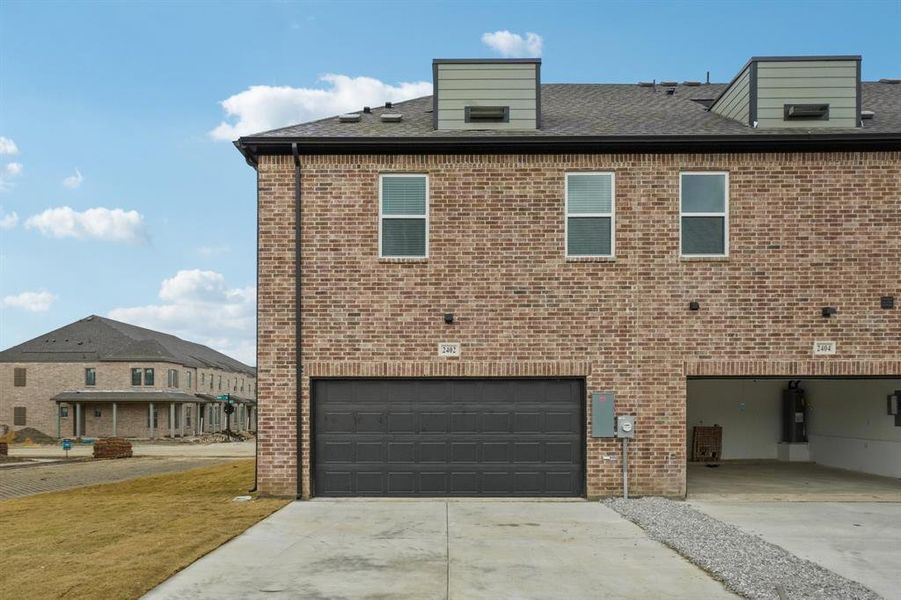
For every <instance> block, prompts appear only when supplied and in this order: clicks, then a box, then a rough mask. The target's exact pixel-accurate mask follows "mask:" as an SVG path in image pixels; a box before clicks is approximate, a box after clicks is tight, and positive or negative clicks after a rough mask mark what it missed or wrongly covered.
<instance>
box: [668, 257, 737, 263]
mask: <svg viewBox="0 0 901 600" xmlns="http://www.w3.org/2000/svg"><path fill="white" fill-rule="evenodd" d="M679 260H680V261H682V262H727V261H728V260H729V257H728V256H680V257H679Z"/></svg>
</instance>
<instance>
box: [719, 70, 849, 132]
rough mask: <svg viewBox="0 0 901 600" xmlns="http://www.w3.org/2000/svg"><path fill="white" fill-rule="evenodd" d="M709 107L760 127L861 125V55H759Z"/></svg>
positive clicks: (793, 127)
mask: <svg viewBox="0 0 901 600" xmlns="http://www.w3.org/2000/svg"><path fill="white" fill-rule="evenodd" d="M710 110H711V111H712V112H714V113H716V114H718V115H722V116H724V117H727V118H729V119H733V120H735V121H739V122H741V123H744V124H746V125H748V126H749V127H754V128H757V129H786V128H792V129H797V128H802V129H821V128H853V127H860V125H861V121H860V118H861V116H860V56H755V57H753V58H751V60H749V61H748V64H746V65H745V66H744V68H743V69H742V70H741V71H740V72H739V74H738V75H737V76H736V77H735V79H733V80H732V82H731V83H730V84H729V85H728V86H727V87H726V89H725V90H723V93H722V94H720V96H719V97H718V98H717V99H716V101H715V102H714V103H713V105H712V106H711V107H710Z"/></svg>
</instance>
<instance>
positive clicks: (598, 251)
mask: <svg viewBox="0 0 901 600" xmlns="http://www.w3.org/2000/svg"><path fill="white" fill-rule="evenodd" d="M615 204H616V202H615V182H614V174H613V173H567V174H566V224H565V229H566V256H567V257H594V256H597V257H612V256H613V255H614V248H615V241H614V212H615Z"/></svg>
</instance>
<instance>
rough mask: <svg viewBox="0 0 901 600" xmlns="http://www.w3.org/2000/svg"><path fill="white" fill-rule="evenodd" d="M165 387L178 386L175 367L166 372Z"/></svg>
mask: <svg viewBox="0 0 901 600" xmlns="http://www.w3.org/2000/svg"><path fill="white" fill-rule="evenodd" d="M166 387H170V388H177V387H178V370H177V369H169V370H168V371H167V372H166Z"/></svg>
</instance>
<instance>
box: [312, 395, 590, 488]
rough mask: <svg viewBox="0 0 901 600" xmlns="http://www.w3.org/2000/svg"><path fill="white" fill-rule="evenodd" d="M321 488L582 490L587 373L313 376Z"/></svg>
mask: <svg viewBox="0 0 901 600" xmlns="http://www.w3.org/2000/svg"><path fill="white" fill-rule="evenodd" d="M313 411H314V414H313V416H314V430H313V436H314V450H313V462H314V465H315V467H314V484H313V485H314V486H315V487H314V489H315V493H316V495H319V496H580V495H582V485H583V483H582V482H583V479H584V476H583V469H582V464H583V457H582V454H583V447H584V444H583V432H584V429H585V427H584V424H583V423H584V421H583V417H582V383H581V381H579V380H571V379H357V380H319V381H314V382H313Z"/></svg>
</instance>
